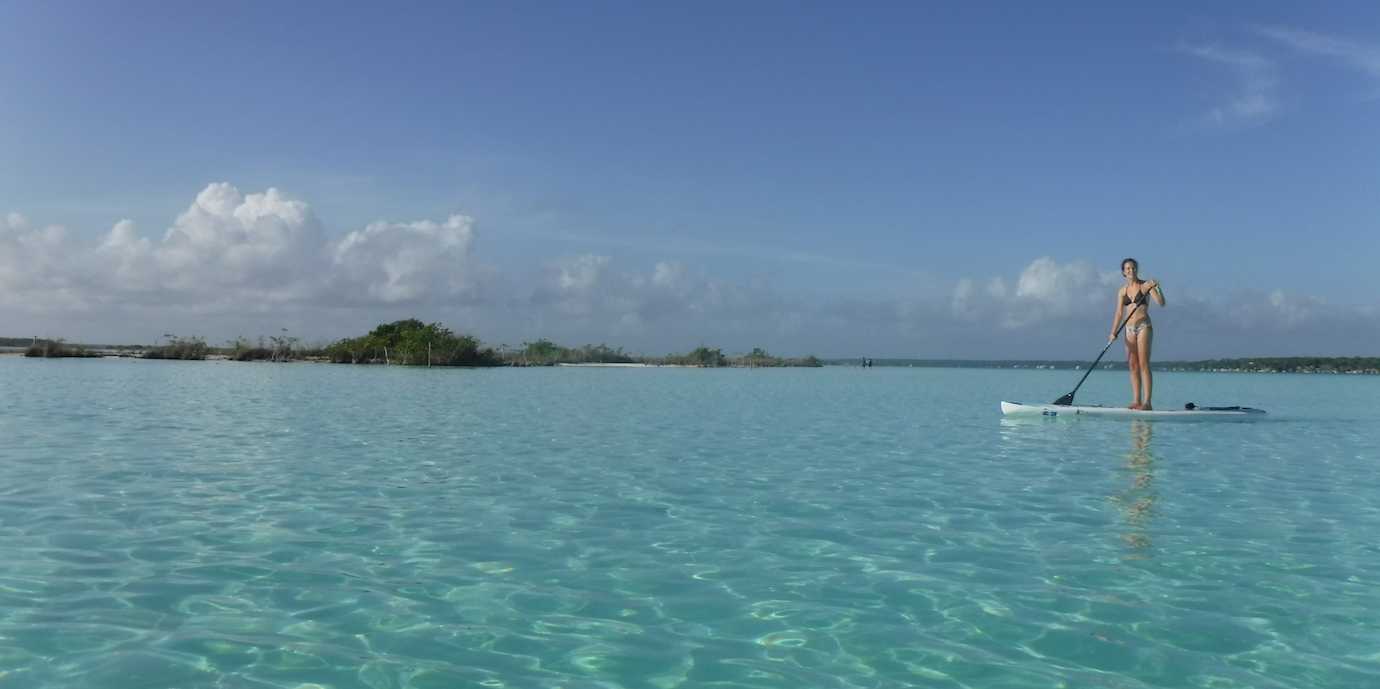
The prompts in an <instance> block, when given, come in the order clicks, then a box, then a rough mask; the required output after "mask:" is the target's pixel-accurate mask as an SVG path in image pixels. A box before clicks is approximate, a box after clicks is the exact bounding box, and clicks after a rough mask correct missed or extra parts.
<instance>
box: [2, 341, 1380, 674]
mask: <svg viewBox="0 0 1380 689" xmlns="http://www.w3.org/2000/svg"><path fill="white" fill-rule="evenodd" d="M1078 375H1079V372H1077V371H1069V370H1061V371H1051V370H991V369H936V368H873V369H860V368H825V369H787V370H742V369H734V370H696V369H610V368H554V369H498V370H441V369H432V370H426V369H408V368H399V367H351V366H331V365H312V364H290V365H273V364H262V363H260V364H242V363H231V362H166V361H138V360H92V361H41V360H30V359H23V358H19V357H12V356H11V357H0V394H2V395H3V399H4V411H3V413H0V438H3V442H0V688H9V687H102V688H107V689H127V688H134V687H264V688H268V687H297V688H304V689H305V688H313V689H319V688H323V687H371V688H374V689H382V688H386V687H416V688H421V687H471V686H480V687H515V688H520V687H543V688H544V687H552V688H554V687H566V688H576V687H590V688H594V687H600V688H608V687H653V688H670V687H685V688H690V687H789V688H800V687H908V686H914V687H975V688H976V687H982V688H985V689H986V688H994V687H1009V688H1013V689H1014V688H1018V687H1019V688H1021V689H1025V688H1028V687H1071V688H1076V687H1115V688H1124V689H1131V688H1137V687H1213V688H1218V689H1223V688H1233V687H1243V688H1244V687H1251V688H1270V687H1309V688H1332V687H1336V688H1339V689H1341V688H1345V689H1355V688H1358V687H1376V686H1380V612H1377V611H1380V466H1377V464H1380V449H1378V448H1377V446H1380V377H1374V376H1323V375H1311V376H1309V375H1253V374H1198V373H1159V374H1157V375H1156V395H1155V398H1156V400H1155V401H1156V403H1157V405H1158V406H1159V407H1160V408H1171V407H1181V406H1182V405H1183V403H1184V402H1187V401H1194V402H1197V403H1199V404H1243V405H1250V406H1256V407H1262V408H1265V409H1267V410H1269V412H1270V414H1269V415H1268V416H1267V417H1265V418H1263V419H1260V420H1255V421H1247V422H1242V421H1198V422H1185V421H1156V422H1145V421H1128V420H1123V419H1094V418H1062V417H1061V418H1055V419H1045V418H1035V419H1030V420H1022V421H1014V420H1007V419H1003V418H1002V417H1001V415H1000V412H999V410H998V406H997V403H998V402H999V401H1000V400H1002V399H1007V400H1012V401H1025V402H1048V401H1051V400H1053V399H1054V398H1056V397H1058V396H1060V395H1061V394H1063V393H1065V392H1068V391H1069V389H1071V387H1072V386H1073V385H1074V383H1076V382H1077V378H1078ZM1129 394H1130V393H1129V385H1128V383H1127V380H1126V374H1125V373H1124V372H1113V371H1098V372H1096V373H1094V374H1093V375H1092V377H1091V378H1089V380H1088V382H1087V383H1086V384H1085V385H1084V386H1083V388H1082V389H1081V390H1080V391H1079V393H1078V402H1079V403H1102V404H1125V402H1126V401H1127V400H1128V399H1129Z"/></svg>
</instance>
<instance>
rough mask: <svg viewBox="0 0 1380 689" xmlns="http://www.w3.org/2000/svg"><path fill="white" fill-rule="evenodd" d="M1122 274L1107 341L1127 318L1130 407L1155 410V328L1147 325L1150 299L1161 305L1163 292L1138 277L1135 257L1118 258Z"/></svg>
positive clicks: (1155, 282)
mask: <svg viewBox="0 0 1380 689" xmlns="http://www.w3.org/2000/svg"><path fill="white" fill-rule="evenodd" d="M1121 276H1122V277H1124V278H1126V282H1125V284H1123V285H1122V286H1121V287H1120V288H1118V289H1117V291H1116V315H1114V316H1112V332H1111V334H1110V335H1108V336H1107V341H1108V342H1111V341H1112V340H1115V339H1116V334H1117V333H1116V328H1117V326H1119V325H1121V321H1122V320H1123V319H1125V320H1126V365H1127V367H1128V368H1130V369H1131V398H1132V399H1131V403H1130V404H1129V405H1127V406H1128V408H1130V409H1154V406H1153V405H1151V403H1150V397H1151V395H1152V393H1153V392H1154V390H1155V386H1154V381H1153V379H1152V377H1151V375H1150V343H1151V342H1152V341H1153V340H1154V330H1152V329H1151V328H1150V300H1151V299H1154V300H1155V303H1157V304H1159V305H1160V306H1164V292H1162V291H1161V290H1160V283H1159V281H1158V280H1142V279H1140V264H1139V263H1137V262H1136V259H1134V258H1126V259H1122V261H1121Z"/></svg>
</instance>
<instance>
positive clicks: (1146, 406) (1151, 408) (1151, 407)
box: [1139, 402, 1155, 411]
mask: <svg viewBox="0 0 1380 689" xmlns="http://www.w3.org/2000/svg"><path fill="white" fill-rule="evenodd" d="M1139 409H1140V410H1141V411H1154V410H1155V406H1154V405H1152V404H1150V403H1149V402H1146V403H1145V404H1142V405H1140V407H1139Z"/></svg>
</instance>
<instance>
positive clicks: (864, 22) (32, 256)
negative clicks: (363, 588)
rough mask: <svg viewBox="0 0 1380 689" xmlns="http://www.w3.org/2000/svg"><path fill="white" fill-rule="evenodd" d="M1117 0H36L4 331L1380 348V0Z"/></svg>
mask: <svg viewBox="0 0 1380 689" xmlns="http://www.w3.org/2000/svg"><path fill="white" fill-rule="evenodd" d="M1112 5H1114V4H1113V3H1086V4H1083V3H1072V4H1057V5H1056V4H1048V3H1039V4H1031V3H1007V4H989V5H984V6H980V7H970V6H967V5H960V4H957V3H955V4H953V5H951V6H944V5H938V4H928V3H926V4H920V3H898V4H895V5H891V4H870V5H857V6H844V5H842V4H838V3H833V4H814V5H805V6H801V5H798V4H795V3H789V4H786V3H783V4H771V3H722V4H715V3H695V4H693V5H685V6H680V7H673V6H650V7H649V6H645V4H636V3H627V4H623V3H591V4H576V3H545V4H538V3H526V4H523V3H504V4H498V3H495V4H479V3H466V4H459V3H446V4H435V5H425V4H419V5H415V6H411V7H404V8H394V7H382V6H363V7H348V6H345V5H343V4H339V3H322V4H311V3H271V4H270V3H263V4H257V3H237V4H233V5H231V6H224V7H222V6H214V7H213V6H206V7H194V6H186V7H178V6H173V5H169V4H167V3H121V4H76V3H30V2H7V3H4V4H0V214H5V215H4V216H3V219H4V223H0V322H3V323H6V325H5V326H4V327H3V328H0V331H3V332H0V335H9V336H27V335H32V334H38V335H49V336H61V337H67V338H68V339H77V340H92V339H104V340H115V341H132V342H147V341H151V340H153V339H155V338H156V337H157V336H159V335H160V334H162V333H165V332H169V331H172V332H177V333H184V334H199V335H203V336H205V337H207V338H208V339H210V340H211V341H212V342H213V343H214V342H220V341H224V340H225V339H228V338H230V337H234V336H236V335H248V336H251V337H252V336H256V335H259V334H274V333H276V332H278V331H279V329H280V328H283V327H287V328H290V329H291V330H292V331H293V332H296V333H299V334H300V335H302V336H304V337H306V338H307V339H309V340H316V341H326V340H329V339H332V338H335V337H340V336H345V335H351V334H356V333H358V332H362V331H364V330H366V329H368V328H369V327H372V325H374V324H376V323H378V322H380V321H383V320H393V319H395V318H403V317H408V316H414V315H415V316H418V317H421V318H424V319H427V320H440V321H443V322H445V323H447V324H450V325H451V326H452V327H454V328H457V329H460V330H466V331H471V332H474V333H475V334H476V335H478V336H479V337H481V338H482V339H484V340H485V341H488V342H492V343H500V342H510V343H515V342H520V341H523V340H531V339H535V338H537V337H549V338H552V339H555V340H557V341H560V342H565V343H567V344H577V343H583V342H607V343H609V344H613V345H621V346H624V347H625V348H627V349H629V350H632V351H639V352H646V353H665V352H667V351H684V350H687V349H690V348H692V347H694V346H696V345H698V344H701V343H704V344H710V345H715V346H721V347H723V348H724V349H726V350H729V351H743V350H746V349H750V348H751V347H754V346H766V347H767V348H769V349H771V350H772V351H779V352H782V353H788V354H803V353H816V354H819V355H823V356H850V355H871V356H919V357H958V358H967V357H1004V358H1006V357H1009V358H1023V357H1059V358H1075V359H1076V358H1082V357H1085V356H1087V355H1088V354H1089V353H1095V350H1096V349H1098V348H1100V344H1101V343H1102V342H1103V341H1104V340H1103V339H1102V338H1103V337H1104V335H1103V334H1104V333H1105V332H1106V331H1107V330H1108V322H1109V321H1110V316H1111V306H1112V293H1113V291H1114V290H1115V286H1116V283H1115V279H1116V277H1115V274H1116V270H1117V262H1118V261H1119V259H1120V258H1121V257H1123V256H1127V255H1133V256H1136V257H1138V258H1139V259H1140V260H1141V261H1142V264H1143V266H1144V271H1145V273H1146V274H1147V275H1148V276H1151V277H1156V278H1158V279H1160V280H1162V281H1163V282H1164V284H1165V288H1166V292H1167V296H1168V297H1169V299H1170V305H1169V308H1166V309H1165V310H1163V311H1162V312H1156V313H1155V314H1154V316H1155V318H1156V322H1157V324H1159V326H1158V328H1157V329H1158V330H1159V334H1158V336H1157V341H1156V349H1157V355H1158V358H1197V357H1207V356H1228V355H1242V356H1249V355H1270V354H1281V355H1285V354H1349V355H1375V354H1377V349H1376V344H1375V343H1376V341H1377V340H1376V338H1377V337H1380V297H1377V296H1376V295H1377V292H1376V290H1374V289H1373V288H1372V287H1371V286H1370V274H1371V269H1372V267H1373V266H1374V265H1375V264H1376V263H1377V260H1380V239H1377V238H1376V237H1377V236H1380V232H1377V225H1380V193H1377V191H1380V190H1377V189H1376V186H1377V182H1378V181H1380V178H1378V177H1377V170H1380V165H1377V164H1378V163H1380V128H1377V127H1376V126H1375V124H1374V123H1375V122H1377V121H1380V29H1376V28H1375V27H1380V6H1376V5H1374V4H1373V3H1357V4H1350V5H1349V4H1343V3H1329V4H1327V5H1326V6H1323V7H1305V6H1303V5H1300V4H1297V3H1239V4H1236V5H1225V4H1224V5H1220V6H1215V7H1206V8H1205V7H1203V6H1202V5H1201V3H1159V4H1156V5H1155V6H1153V7H1116V6H1112ZM270 190H273V191H270ZM1090 350H1091V351H1090Z"/></svg>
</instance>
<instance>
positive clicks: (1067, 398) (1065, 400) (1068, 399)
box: [1054, 392, 1073, 407]
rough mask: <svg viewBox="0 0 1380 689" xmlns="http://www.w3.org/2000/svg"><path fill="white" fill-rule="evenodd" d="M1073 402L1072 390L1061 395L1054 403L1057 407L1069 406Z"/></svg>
mask: <svg viewBox="0 0 1380 689" xmlns="http://www.w3.org/2000/svg"><path fill="white" fill-rule="evenodd" d="M1071 404H1073V393H1071V392H1070V393H1069V394H1067V395H1064V396H1063V397H1060V398H1059V399H1057V400H1054V405H1055V406H1057V407H1067V406H1069V405H1071Z"/></svg>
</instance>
